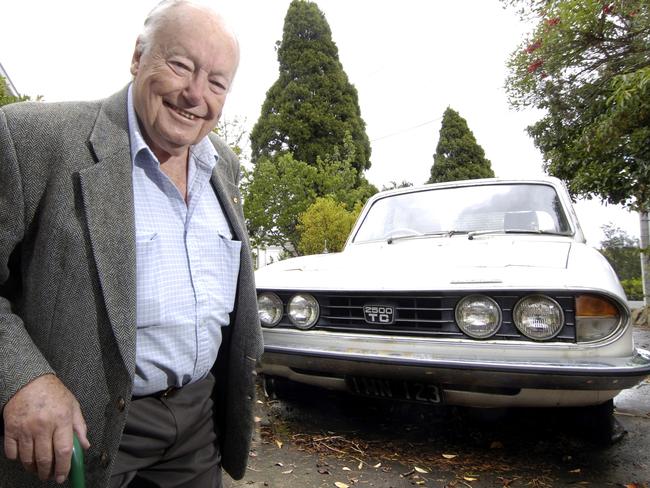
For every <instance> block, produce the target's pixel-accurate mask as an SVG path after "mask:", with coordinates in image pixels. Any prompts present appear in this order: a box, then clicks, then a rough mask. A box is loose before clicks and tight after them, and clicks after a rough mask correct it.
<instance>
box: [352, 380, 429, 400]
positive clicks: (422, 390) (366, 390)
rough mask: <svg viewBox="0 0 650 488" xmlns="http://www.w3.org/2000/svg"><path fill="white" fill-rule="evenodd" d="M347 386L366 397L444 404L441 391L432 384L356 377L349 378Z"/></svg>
mask: <svg viewBox="0 0 650 488" xmlns="http://www.w3.org/2000/svg"><path fill="white" fill-rule="evenodd" d="M347 384H348V387H349V388H350V390H351V391H352V392H353V393H355V394H357V395H361V396H365V397H371V398H388V399H395V400H407V401H411V402H417V403H429V404H441V403H442V395H441V393H440V389H439V388H438V386H436V385H432V384H430V383H418V382H411V381H399V380H389V379H380V378H366V377H356V376H354V377H348V378H347Z"/></svg>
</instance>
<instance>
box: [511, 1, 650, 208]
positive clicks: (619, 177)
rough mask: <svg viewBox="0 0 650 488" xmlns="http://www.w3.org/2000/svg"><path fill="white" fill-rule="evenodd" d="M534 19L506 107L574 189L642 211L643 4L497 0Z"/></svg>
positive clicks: (649, 76)
mask: <svg viewBox="0 0 650 488" xmlns="http://www.w3.org/2000/svg"><path fill="white" fill-rule="evenodd" d="M504 3H506V4H509V5H511V6H516V7H518V8H519V12H520V14H522V16H523V17H524V18H526V19H528V20H532V21H534V22H535V23H536V26H535V28H534V30H533V31H532V33H531V34H530V35H529V36H528V38H527V39H526V40H525V41H524V42H523V44H522V45H521V46H520V48H519V49H518V50H517V51H515V52H514V53H513V54H512V56H511V59H510V62H509V69H510V75H509V77H508V79H507V81H506V88H507V90H508V93H509V97H510V102H511V104H512V105H513V106H514V107H535V108H539V109H542V110H544V111H545V114H546V115H544V117H542V119H541V120H539V121H538V122H537V123H535V124H533V125H532V126H530V127H529V128H528V131H529V133H530V135H531V136H532V137H533V140H534V142H535V144H536V146H537V147H538V148H539V149H540V150H541V151H542V154H543V156H544V165H545V169H546V171H548V172H549V173H550V174H552V175H554V176H558V177H559V178H562V179H563V180H565V181H566V182H567V185H568V187H569V190H570V191H571V192H572V193H573V194H580V195H583V196H586V197H588V198H590V197H593V196H598V197H600V198H602V199H603V200H606V201H608V202H610V203H614V204H618V203H620V204H623V205H627V206H630V207H632V208H634V209H636V210H640V211H644V210H645V209H646V206H647V202H648V201H649V200H650V172H649V171H648V170H647V167H648V164H649V163H650V42H648V33H649V32H650V3H648V2H647V0H614V1H607V2H604V1H602V0H505V1H504Z"/></svg>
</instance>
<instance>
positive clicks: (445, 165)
mask: <svg viewBox="0 0 650 488" xmlns="http://www.w3.org/2000/svg"><path fill="white" fill-rule="evenodd" d="M492 177H494V171H492V165H491V164H490V160H489V159H486V157H485V151H483V148H482V147H481V146H480V145H479V144H478V143H477V142H476V138H475V137H474V134H472V131H471V130H470V129H469V127H468V126H467V121H466V120H465V119H464V118H462V117H461V116H460V115H459V114H458V112H456V111H455V110H453V109H452V108H451V107H447V110H445V113H444V115H443V116H442V126H441V127H440V138H439V139H438V146H437V147H436V153H435V154H434V155H433V166H432V167H431V178H429V181H428V182H427V183H441V182H443V181H456V180H471V179H476V178H492Z"/></svg>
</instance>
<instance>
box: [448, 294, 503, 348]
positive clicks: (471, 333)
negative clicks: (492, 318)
mask: <svg viewBox="0 0 650 488" xmlns="http://www.w3.org/2000/svg"><path fill="white" fill-rule="evenodd" d="M478 300H481V301H485V302H488V303H489V304H490V305H492V306H493V307H494V310H495V311H496V325H494V326H492V328H491V329H490V330H489V331H488V332H487V333H483V334H477V333H476V332H474V331H472V330H468V329H467V328H466V326H465V327H464V326H463V325H461V324H463V321H462V320H461V317H460V314H461V306H462V305H464V304H465V303H467V302H470V301H478ZM454 319H455V320H456V325H457V326H458V328H459V329H460V330H461V331H462V332H463V333H464V334H466V335H468V336H469V337H471V338H472V339H489V338H491V337H494V336H495V335H496V334H497V332H499V329H500V328H501V325H502V324H503V312H502V311H501V307H500V306H499V304H498V303H497V301H496V300H494V299H493V298H491V297H489V296H487V295H481V294H479V293H474V294H471V295H467V296H465V297H463V298H461V299H460V300H459V301H458V303H456V307H455V309H454Z"/></svg>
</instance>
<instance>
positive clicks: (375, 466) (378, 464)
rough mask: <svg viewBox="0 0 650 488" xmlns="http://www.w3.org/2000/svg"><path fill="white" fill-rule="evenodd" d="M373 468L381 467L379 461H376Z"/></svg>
mask: <svg viewBox="0 0 650 488" xmlns="http://www.w3.org/2000/svg"><path fill="white" fill-rule="evenodd" d="M373 468H381V463H377V464H375V465H374V466H373Z"/></svg>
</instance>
